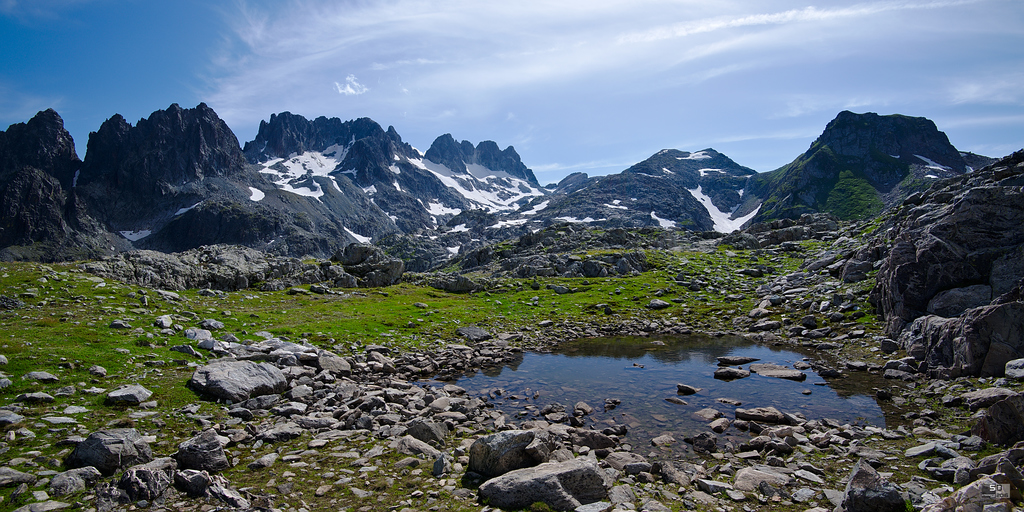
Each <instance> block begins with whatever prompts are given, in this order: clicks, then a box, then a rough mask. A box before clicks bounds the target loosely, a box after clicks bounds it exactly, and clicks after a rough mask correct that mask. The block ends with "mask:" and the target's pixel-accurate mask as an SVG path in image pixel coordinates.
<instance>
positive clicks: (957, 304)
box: [926, 284, 992, 318]
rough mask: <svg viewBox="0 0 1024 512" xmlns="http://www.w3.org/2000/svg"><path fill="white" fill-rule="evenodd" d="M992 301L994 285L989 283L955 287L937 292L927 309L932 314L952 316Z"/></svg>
mask: <svg viewBox="0 0 1024 512" xmlns="http://www.w3.org/2000/svg"><path fill="white" fill-rule="evenodd" d="M991 301H992V287H991V286H989V285H987V284H978V285H974V286H965V287H963V288H953V289H951V290H943V291H941V292H939V293H936V294H935V296H934V297H932V300H930V301H929V302H928V307H927V309H926V311H928V313H929V314H932V315H938V316H943V317H946V318H952V317H955V316H960V315H962V314H963V313H964V312H965V311H967V310H968V309H973V308H976V307H979V306H987V305H988V303H989V302H991Z"/></svg>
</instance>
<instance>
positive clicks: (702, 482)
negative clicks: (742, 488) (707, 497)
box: [697, 478, 732, 494]
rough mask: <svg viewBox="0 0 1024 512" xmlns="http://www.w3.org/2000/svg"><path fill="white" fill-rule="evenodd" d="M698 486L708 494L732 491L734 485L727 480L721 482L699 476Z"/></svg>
mask: <svg viewBox="0 0 1024 512" xmlns="http://www.w3.org/2000/svg"><path fill="white" fill-rule="evenodd" d="M697 488H698V489H700V490H702V491H704V492H706V493H708V494H718V493H720V492H725V491H731V490H732V485H730V484H728V483H727V482H719V481H717V480H708V479H705V478H698V479H697Z"/></svg>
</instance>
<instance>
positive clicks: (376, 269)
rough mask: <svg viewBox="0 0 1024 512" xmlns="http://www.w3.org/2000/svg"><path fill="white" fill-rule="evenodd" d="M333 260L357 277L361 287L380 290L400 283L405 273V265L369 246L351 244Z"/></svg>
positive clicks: (377, 248) (336, 254)
mask: <svg viewBox="0 0 1024 512" xmlns="http://www.w3.org/2000/svg"><path fill="white" fill-rule="evenodd" d="M331 260H333V261H336V262H338V263H341V265H342V266H343V267H345V272H348V273H349V274H352V275H353V276H356V278H357V279H358V280H359V286H361V287H364V288H379V287H382V286H390V285H392V284H395V283H397V282H398V280H399V279H401V278H402V273H403V272H405V263H403V262H402V260H400V259H398V258H395V257H393V256H388V255H387V254H385V253H384V251H383V250H381V249H380V248H379V247H376V246H373V245H369V244H349V245H348V246H347V247H345V248H344V249H342V250H340V251H338V252H337V253H335V254H334V256H333V257H332V258H331Z"/></svg>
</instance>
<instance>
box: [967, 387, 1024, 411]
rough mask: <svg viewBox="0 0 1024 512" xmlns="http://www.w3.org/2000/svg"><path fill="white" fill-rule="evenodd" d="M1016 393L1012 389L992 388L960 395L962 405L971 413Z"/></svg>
mask: <svg viewBox="0 0 1024 512" xmlns="http://www.w3.org/2000/svg"><path fill="white" fill-rule="evenodd" d="M1016 394H1017V392H1016V391H1014V390H1012V389H1007V388H1000V387H992V388H985V389H979V390H977V391H970V392H968V393H964V394H963V395H962V397H963V400H964V403H965V404H966V405H967V407H968V408H969V409H970V410H971V411H977V410H978V409H981V408H983V407H988V406H990V405H992V404H994V403H996V402H998V401H1000V400H1002V399H1004V398H1007V397H1010V396H1013V395H1016Z"/></svg>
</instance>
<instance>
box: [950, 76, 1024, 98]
mask: <svg viewBox="0 0 1024 512" xmlns="http://www.w3.org/2000/svg"><path fill="white" fill-rule="evenodd" d="M949 99H950V101H952V102H953V103H955V104H960V103H985V104H1009V105H1024V73H1019V72H1018V73H1011V74H1003V75H995V76H989V77H972V78H971V79H968V80H963V81H960V82H959V83H957V84H956V85H954V86H952V87H951V88H950V91H949Z"/></svg>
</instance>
